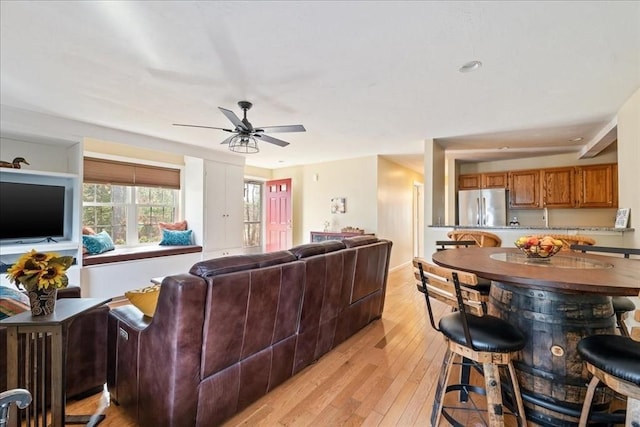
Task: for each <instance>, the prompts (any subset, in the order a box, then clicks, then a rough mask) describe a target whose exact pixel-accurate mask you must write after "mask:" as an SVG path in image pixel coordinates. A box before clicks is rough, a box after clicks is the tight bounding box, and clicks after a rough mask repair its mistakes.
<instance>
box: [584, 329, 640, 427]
mask: <svg viewBox="0 0 640 427" xmlns="http://www.w3.org/2000/svg"><path fill="white" fill-rule="evenodd" d="M578 354H580V357H582V360H583V361H584V362H585V363H586V366H587V370H588V371H589V372H591V374H593V378H591V381H590V382H589V387H588V388H587V395H586V397H585V399H584V405H583V406H582V414H581V415H580V424H579V426H580V427H585V426H586V425H587V421H588V419H589V413H590V411H591V401H592V400H593V394H594V392H595V390H596V386H597V385H598V383H599V382H600V381H602V382H603V383H605V384H606V385H607V387H609V388H610V389H611V390H613V391H615V392H617V393H619V394H622V395H624V396H627V416H626V423H625V425H626V426H635V425H640V342H638V341H634V340H632V339H631V338H628V337H623V336H620V335H592V336H590V337H586V338H583V339H582V340H581V341H580V342H579V343H578Z"/></svg>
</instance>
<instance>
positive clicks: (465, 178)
mask: <svg viewBox="0 0 640 427" xmlns="http://www.w3.org/2000/svg"><path fill="white" fill-rule="evenodd" d="M481 186H482V175H480V174H479V173H473V174H466V175H460V176H459V177H458V190H476V189H478V188H481Z"/></svg>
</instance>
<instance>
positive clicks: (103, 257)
mask: <svg viewBox="0 0 640 427" xmlns="http://www.w3.org/2000/svg"><path fill="white" fill-rule="evenodd" d="M196 252H202V246H198V245H189V246H159V245H158V246H139V247H135V248H122V249H115V250H113V251H109V252H104V253H101V254H97V255H84V256H83V257H82V265H83V266H84V267H86V266H91V265H100V264H110V263H113V262H121V261H135V260H140V259H148V258H158V257H163V256H171V255H182V254H192V253H196Z"/></svg>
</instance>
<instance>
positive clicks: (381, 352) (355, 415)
mask: <svg viewBox="0 0 640 427" xmlns="http://www.w3.org/2000/svg"><path fill="white" fill-rule="evenodd" d="M434 307H435V309H436V312H437V313H438V316H441V315H442V314H444V313H447V312H448V311H449V308H448V306H446V305H444V304H441V303H439V302H437V301H435V302H434ZM444 352H445V341H444V339H443V337H442V336H441V335H440V334H439V333H438V332H436V331H434V330H433V329H432V328H431V326H430V325H429V320H428V315H427V311H426V306H425V302H424V297H423V295H422V294H420V293H419V292H417V291H416V287H415V280H414V278H413V272H412V267H411V266H410V265H408V266H406V267H403V268H401V269H398V270H396V271H393V272H391V273H390V274H389V280H388V285H387V296H386V302H385V308H384V313H383V316H382V319H380V320H377V321H375V322H373V323H372V324H370V325H368V326H367V327H365V328H364V329H363V330H362V331H360V332H359V333H357V334H356V335H354V336H353V337H351V338H350V339H349V340H347V342H344V343H342V344H341V345H340V346H338V347H337V348H335V349H334V350H332V351H331V352H330V353H328V354H326V355H325V356H323V357H322V358H321V359H320V360H319V361H318V362H316V363H315V364H313V365H311V366H309V367H307V368H306V369H304V370H303V371H302V372H300V373H299V374H298V375H296V376H295V377H293V378H291V379H290V380H288V381H287V382H285V383H284V384H282V385H281V386H280V387H278V388H276V389H275V390H273V391H272V392H270V393H269V394H267V395H266V396H264V397H263V398H261V399H260V400H258V401H256V402H254V403H253V404H252V405H250V406H249V407H247V408H246V409H245V410H243V411H242V412H240V413H238V414H237V415H236V416H234V417H233V418H231V419H229V420H228V421H227V422H226V423H225V426H227V427H229V426H277V425H282V426H414V425H415V426H418V425H420V426H426V425H430V416H431V407H432V404H433V400H434V394H435V387H436V382H437V378H438V374H439V372H440V368H441V362H442V359H443V356H444ZM480 405H482V402H481V403H480ZM67 413H69V414H78V413H104V414H105V415H106V419H105V420H104V421H103V422H102V423H101V424H100V426H101V427H108V426H118V427H129V426H135V425H136V424H135V422H133V420H131V419H130V418H129V417H127V415H126V414H125V413H124V411H123V410H122V409H121V408H119V407H118V406H117V405H114V404H109V401H108V394H107V393H106V392H105V393H103V394H98V395H95V396H91V397H89V398H86V399H84V400H80V401H75V402H74V401H72V402H68V405H67ZM444 424H447V423H446V422H442V423H441V425H444ZM463 424H464V425H466V426H475V425H485V423H484V422H483V421H482V420H481V419H478V417H477V416H476V415H474V414H470V415H469V416H468V418H467V421H466V422H464V423H463Z"/></svg>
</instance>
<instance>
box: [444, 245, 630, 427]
mask: <svg viewBox="0 0 640 427" xmlns="http://www.w3.org/2000/svg"><path fill="white" fill-rule="evenodd" d="M432 259H433V262H434V263H436V264H438V265H441V266H443V267H448V268H452V269H455V270H463V271H468V272H472V273H475V274H476V275H477V276H479V277H482V278H485V279H489V280H491V281H492V283H491V292H490V300H489V314H492V315H494V316H497V317H500V318H503V319H505V320H508V321H509V322H511V323H513V324H514V325H516V326H518V327H519V328H520V329H521V330H522V332H523V333H524V334H525V337H526V344H525V348H524V349H523V350H522V351H521V352H520V355H519V356H518V358H517V360H516V361H515V363H514V365H515V367H516V370H517V371H518V379H519V382H520V388H521V394H522V397H523V400H524V401H525V406H526V408H525V409H526V411H527V421H528V423H531V424H538V425H555V424H554V423H555V422H560V423H567V422H577V418H578V417H579V410H576V407H578V406H579V404H580V403H581V399H582V400H584V394H585V392H586V384H587V382H588V379H589V378H588V375H587V374H586V371H585V370H583V369H582V360H581V359H580V357H579V355H578V354H577V350H576V346H577V343H578V341H580V339H581V338H584V337H585V336H588V335H594V334H605V333H614V331H615V315H614V312H613V306H612V303H611V296H618V295H621V296H622V295H628V296H636V295H638V291H640V260H633V259H625V258H619V257H610V256H602V255H594V254H584V253H579V252H560V253H558V254H557V255H555V256H554V257H552V258H550V259H547V260H540V261H536V260H531V259H528V258H526V257H525V255H524V254H523V253H522V252H521V251H520V250H519V249H517V248H504V247H484V248H483V247H470V248H461V249H455V250H446V251H439V252H436V253H434V254H433V255H432ZM603 401H604V399H603ZM603 409H606V402H605V404H603ZM598 416H600V415H598V414H594V417H598ZM605 417H606V415H604V414H602V418H605ZM592 418H593V417H592ZM594 421H595V420H594Z"/></svg>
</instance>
